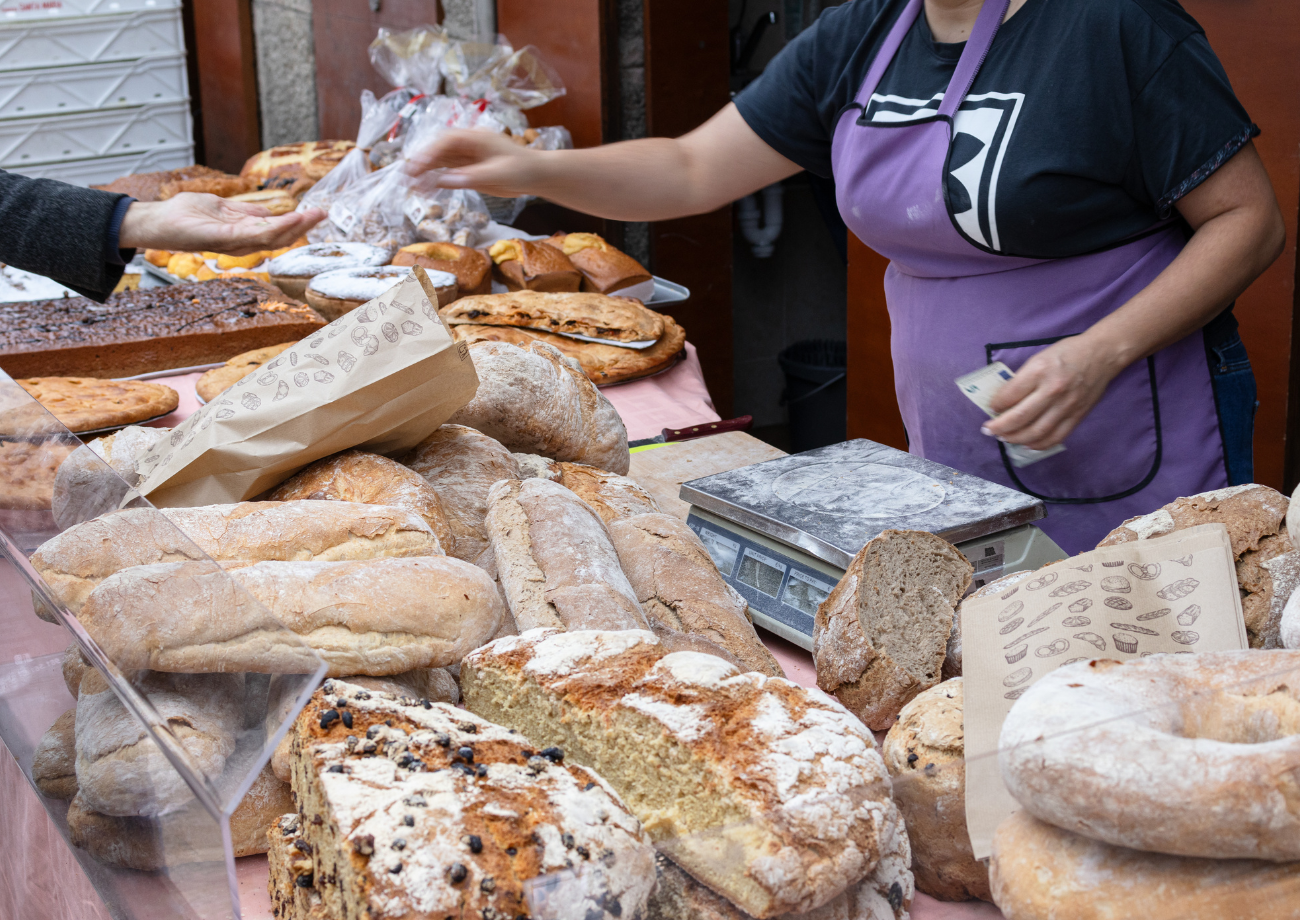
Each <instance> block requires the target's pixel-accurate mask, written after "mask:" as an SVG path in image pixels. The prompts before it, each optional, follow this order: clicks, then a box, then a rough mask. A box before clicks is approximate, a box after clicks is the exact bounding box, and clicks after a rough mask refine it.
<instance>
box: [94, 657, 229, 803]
mask: <svg viewBox="0 0 1300 920" xmlns="http://www.w3.org/2000/svg"><path fill="white" fill-rule="evenodd" d="M110 657H112V656H111V655H110ZM133 684H134V686H135V687H136V688H137V689H138V690H139V691H140V692H141V693H142V694H143V695H144V696H145V697H146V698H147V699H148V700H149V702H150V704H151V705H152V706H153V708H154V711H155V712H157V714H158V716H159V718H161V719H162V720H163V722H165V723H166V724H167V726H168V728H169V729H170V730H171V733H172V736H173V737H174V738H175V739H176V741H177V742H178V743H179V744H180V746H181V747H182V748H184V749H185V752H186V753H187V754H188V755H189V757H190V760H191V762H192V763H193V764H194V765H195V766H196V767H197V768H198V769H199V770H200V771H201V772H202V773H203V775H204V776H208V777H213V778H215V777H217V776H219V775H220V774H221V771H222V770H223V769H224V768H225V765H226V760H227V758H229V757H230V755H231V754H232V753H234V750H235V737H236V734H237V733H238V731H239V729H240V727H241V725H242V722H243V713H242V711H241V708H242V704H243V700H244V679H243V676H242V675H238V674H145V675H143V676H140V677H138V678H137V679H136V680H134V681H133ZM76 713H77V715H76V729H77V730H76V752H77V788H78V793H77V797H78V799H79V800H80V802H81V806H82V807H83V808H84V809H85V810H86V811H88V812H97V813H99V814H103V815H113V816H131V815H144V816H153V815H160V814H163V813H165V812H169V811H174V810H175V809H177V808H180V807H182V806H184V805H186V804H188V803H189V802H190V801H191V800H192V799H193V797H194V796H193V793H192V792H191V791H190V787H189V786H188V785H186V783H185V780H184V779H182V778H181V775H180V774H179V773H177V772H176V768H175V767H173V766H172V765H171V762H170V761H169V760H168V759H167V757H166V755H164V754H163V752H162V749H161V748H159V747H158V745H157V744H155V743H154V741H153V739H152V738H150V737H149V736H148V735H147V734H146V733H145V730H144V726H142V725H141V724H140V723H139V722H137V721H136V719H135V717H134V716H133V715H131V714H130V713H129V712H128V711H127V710H126V707H124V706H123V705H122V703H121V702H120V701H119V700H118V698H117V695H116V694H115V693H114V692H113V691H112V690H111V689H110V688H109V686H108V684H107V683H105V682H104V679H103V678H102V677H101V676H100V673H99V672H98V671H89V672H87V673H86V676H85V678H84V679H83V680H82V683H81V695H80V697H79V698H78V699H77V710H76Z"/></svg>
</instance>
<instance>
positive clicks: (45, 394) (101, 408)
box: [17, 377, 180, 431]
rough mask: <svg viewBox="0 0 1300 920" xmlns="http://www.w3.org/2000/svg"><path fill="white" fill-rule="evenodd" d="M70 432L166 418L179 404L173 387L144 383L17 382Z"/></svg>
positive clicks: (83, 380)
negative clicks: (160, 417) (159, 417)
mask: <svg viewBox="0 0 1300 920" xmlns="http://www.w3.org/2000/svg"><path fill="white" fill-rule="evenodd" d="M17 383H18V385H19V386H20V387H22V388H23V389H24V390H26V391H27V392H28V393H30V394H31V395H32V397H33V398H34V399H35V400H36V401H37V402H39V403H40V404H41V405H42V406H44V407H45V408H46V409H48V410H50V413H51V414H52V415H53V416H54V417H55V418H57V419H58V420H59V421H60V422H62V423H63V424H64V425H66V426H67V427H68V430H69V431H94V430H96V429H99V428H114V427H119V426H124V425H132V424H135V423H136V422H143V421H145V420H146V419H151V418H157V417H158V416H160V415H166V414H167V413H168V412H172V411H174V410H175V409H176V406H177V405H179V404H180V397H179V396H178V395H177V393H176V391H175V390H173V389H172V388H171V387H168V386H163V385H162V384H161V383H148V382H146V381H144V380H102V379H100V378H98V377H28V378H27V379H25V380H19V381H17Z"/></svg>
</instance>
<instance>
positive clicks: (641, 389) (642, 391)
mask: <svg viewBox="0 0 1300 920" xmlns="http://www.w3.org/2000/svg"><path fill="white" fill-rule="evenodd" d="M200 376H201V375H200V374H183V375H181V376H179V377H159V378H157V379H155V380H154V381H153V382H154V383H164V384H166V385H167V386H169V387H171V388H172V389H173V390H175V391H176V392H177V394H179V395H180V400H181V401H180V405H179V406H177V407H176V411H175V412H173V413H172V414H171V415H168V416H166V417H164V418H160V419H158V421H156V422H150V423H149V424H150V425H153V426H155V427H161V428H174V427H176V426H177V425H179V424H180V423H181V422H183V421H185V419H187V418H189V417H190V415H191V414H192V413H193V412H194V411H195V410H196V409H198V407H199V401H198V398H197V397H196V396H195V395H194V385H195V384H197V383H198V381H199V377H200ZM601 392H602V393H604V394H605V397H606V398H607V399H608V400H609V401H610V402H611V403H613V404H614V408H615V409H617V410H618V414H619V415H621V416H622V417H623V424H624V425H626V426H627V437H628V440H629V441H640V440H642V439H644V438H653V437H654V436H655V435H657V434H659V433H660V432H661V431H663V430H664V429H665V428H689V427H690V426H691V425H698V424H700V423H701V422H716V421H717V420H718V413H717V412H716V411H714V408H713V399H712V398H711V397H710V396H709V388H708V387H707V386H706V385H705V383H704V374H703V373H702V372H701V370H700V359H699V357H698V356H697V355H696V353H695V346H694V345H692V344H690V343H689V342H688V343H686V359H685V360H684V361H682V362H681V363H680V364H678V365H677V366H676V367H674V368H672V370H669V371H667V372H665V373H663V374H659V375H658V376H656V377H647V378H645V379H644V380H633V381H631V382H630V383H620V384H616V385H614V386H609V387H603V388H601Z"/></svg>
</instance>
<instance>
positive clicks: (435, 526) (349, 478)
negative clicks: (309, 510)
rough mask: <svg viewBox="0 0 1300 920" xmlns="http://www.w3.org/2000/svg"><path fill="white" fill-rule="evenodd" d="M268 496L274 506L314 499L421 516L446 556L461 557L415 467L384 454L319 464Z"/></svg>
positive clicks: (341, 456)
mask: <svg viewBox="0 0 1300 920" xmlns="http://www.w3.org/2000/svg"><path fill="white" fill-rule="evenodd" d="M266 497H267V500H268V501H273V502H289V501H295V500H301V499H309V500H319V501H336V502H361V503H362V504H366V505H387V506H388V507H390V508H401V509H402V510H403V511H410V512H411V513H412V514H418V515H419V516H420V517H421V518H422V519H423V520H424V523H426V524H428V525H429V529H430V530H432V531H433V532H434V533H435V534H436V535H437V537H438V543H439V544H440V546H441V549H442V551H443V552H444V553H447V554H448V555H451V556H454V555H456V553H455V548H456V538H455V536H454V535H453V534H452V532H451V528H450V526H449V525H448V523H447V516H446V514H445V513H444V512H443V510H442V502H441V501H439V499H438V493H437V492H435V491H434V490H433V487H432V486H430V485H429V484H428V483H427V482H425V481H424V478H423V477H421V476H420V474H419V473H416V472H415V471H414V470H412V469H411V468H410V467H407V466H403V465H402V464H400V463H398V462H397V461H396V460H389V459H388V458H387V457H383V456H380V455H379V454H372V453H370V452H369V451H365V450H356V449H353V450H345V451H343V452H342V453H337V454H335V455H334V456H332V457H325V458H324V459H321V460H317V461H316V462H315V463H313V464H311V465H309V466H307V467H304V468H303V469H302V470H300V471H299V472H298V473H296V474H294V475H293V476H291V477H290V478H289V479H287V480H285V481H284V482H282V483H280V485H278V486H276V487H275V488H274V489H273V490H272V491H271V493H270V494H269V495H267V496H266Z"/></svg>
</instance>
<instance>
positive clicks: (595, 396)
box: [449, 342, 632, 476]
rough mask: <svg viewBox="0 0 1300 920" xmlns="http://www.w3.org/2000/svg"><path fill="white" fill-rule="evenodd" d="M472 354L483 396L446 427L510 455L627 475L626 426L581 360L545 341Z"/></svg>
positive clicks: (485, 345)
mask: <svg viewBox="0 0 1300 920" xmlns="http://www.w3.org/2000/svg"><path fill="white" fill-rule="evenodd" d="M469 353H470V358H471V359H472V360H473V362H474V370H475V371H476V372H477V373H478V378H479V387H478V392H477V393H475V394H474V398H473V399H472V400H470V402H469V403H468V404H466V405H465V406H463V407H462V408H460V409H459V410H457V412H456V414H455V415H453V416H452V417H451V419H450V420H449V421H451V422H452V423H454V424H459V425H468V426H469V427H471V428H474V429H477V430H478V431H481V432H482V433H483V434H486V435H488V436H489V437H492V438H495V439H496V440H498V441H500V442H501V443H502V444H503V445H504V446H505V447H506V449H507V450H511V451H518V452H521V453H529V454H541V455H542V456H544V457H550V458H551V459H552V460H571V461H575V462H577V463H586V464H590V465H591V466H596V467H599V468H600V469H602V470H609V471H610V472H611V473H618V474H619V475H621V476H625V475H627V471H628V469H629V468H630V467H631V465H632V455H631V454H630V453H629V452H628V448H627V428H626V427H625V426H624V424H623V419H622V418H621V417H620V416H619V414H618V410H616V409H615V408H614V406H613V405H612V404H611V403H610V401H609V400H608V399H606V398H605V397H604V396H603V395H602V394H601V392H600V391H599V390H597V389H596V387H595V385H594V384H593V383H592V382H591V381H590V380H589V379H587V375H586V374H584V373H583V372H582V368H581V366H579V364H578V362H576V361H574V360H573V359H572V358H565V357H564V356H563V355H562V354H560V352H558V351H557V350H555V349H554V348H552V347H550V346H549V345H543V344H542V343H540V342H534V343H532V344H531V345H529V346H528V347H527V348H518V347H516V346H514V345H510V344H508V343H506V342H480V343H478V344H476V345H471V346H469Z"/></svg>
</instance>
